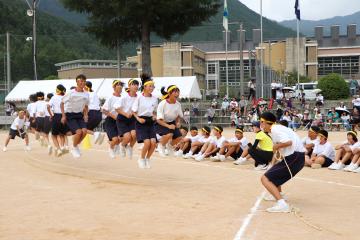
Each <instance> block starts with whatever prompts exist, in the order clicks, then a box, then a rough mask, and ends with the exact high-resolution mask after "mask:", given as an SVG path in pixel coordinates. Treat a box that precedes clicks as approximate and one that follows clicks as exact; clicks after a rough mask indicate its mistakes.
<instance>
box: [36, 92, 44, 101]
mask: <svg viewBox="0 0 360 240" xmlns="http://www.w3.org/2000/svg"><path fill="white" fill-rule="evenodd" d="M44 97H45V94H44V93H43V92H37V93H36V98H37V99H38V100H43V99H44Z"/></svg>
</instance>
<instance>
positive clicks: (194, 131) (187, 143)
mask: <svg viewBox="0 0 360 240" xmlns="http://www.w3.org/2000/svg"><path fill="white" fill-rule="evenodd" d="M200 138H201V136H200V135H199V134H198V128H197V127H191V128H190V136H188V137H186V136H185V137H184V138H183V139H181V141H180V142H179V143H178V145H179V149H178V151H177V152H175V156H176V157H182V156H183V155H184V154H187V153H188V152H189V151H190V150H191V144H192V143H194V142H197V141H199V139H200Z"/></svg>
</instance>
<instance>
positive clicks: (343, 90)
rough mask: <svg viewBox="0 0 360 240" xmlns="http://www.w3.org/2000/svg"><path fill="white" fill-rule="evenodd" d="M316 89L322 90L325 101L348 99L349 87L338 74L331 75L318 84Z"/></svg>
mask: <svg viewBox="0 0 360 240" xmlns="http://www.w3.org/2000/svg"><path fill="white" fill-rule="evenodd" d="M318 88H320V89H321V90H322V95H324V97H325V99H329V100H337V99H344V98H347V97H349V85H348V83H347V82H346V81H345V80H344V78H343V77H341V76H340V75H339V74H336V73H332V74H329V75H327V76H325V77H323V78H321V79H320V80H319V82H318Z"/></svg>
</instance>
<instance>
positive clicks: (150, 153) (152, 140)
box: [146, 138, 156, 159]
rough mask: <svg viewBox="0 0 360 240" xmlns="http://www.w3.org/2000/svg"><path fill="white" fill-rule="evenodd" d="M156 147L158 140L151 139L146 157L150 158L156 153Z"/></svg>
mask: <svg viewBox="0 0 360 240" xmlns="http://www.w3.org/2000/svg"><path fill="white" fill-rule="evenodd" d="M155 148H156V140H155V139H154V138H152V139H150V148H149V151H148V153H147V155H146V158H147V159H150V158H151V156H152V154H153V153H154V151H155Z"/></svg>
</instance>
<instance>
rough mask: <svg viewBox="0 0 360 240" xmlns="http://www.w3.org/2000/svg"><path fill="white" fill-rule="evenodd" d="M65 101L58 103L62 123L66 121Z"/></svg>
mask: <svg viewBox="0 0 360 240" xmlns="http://www.w3.org/2000/svg"><path fill="white" fill-rule="evenodd" d="M64 106H65V103H64V102H61V103H60V109H61V122H62V123H63V124H65V123H66V115H65V107H64Z"/></svg>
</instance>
